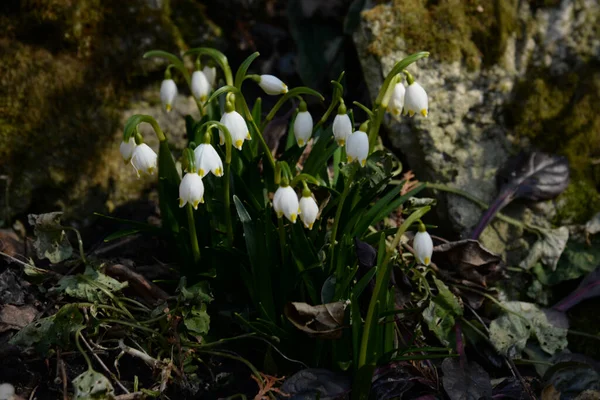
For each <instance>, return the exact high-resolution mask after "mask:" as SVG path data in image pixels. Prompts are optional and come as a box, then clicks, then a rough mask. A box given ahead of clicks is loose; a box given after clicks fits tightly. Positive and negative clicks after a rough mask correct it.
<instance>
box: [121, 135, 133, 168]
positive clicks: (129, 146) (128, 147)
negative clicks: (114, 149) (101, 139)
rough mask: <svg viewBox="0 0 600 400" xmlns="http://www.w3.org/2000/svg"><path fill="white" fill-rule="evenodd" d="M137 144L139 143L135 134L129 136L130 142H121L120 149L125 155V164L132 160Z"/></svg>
mask: <svg viewBox="0 0 600 400" xmlns="http://www.w3.org/2000/svg"><path fill="white" fill-rule="evenodd" d="M136 146H137V144H136V143H135V139H134V138H133V136H132V137H130V138H129V141H128V142H121V145H120V146H119V151H120V152H121V156H122V157H123V160H124V161H125V164H127V163H128V162H129V161H131V156H133V151H134V150H135V148H136Z"/></svg>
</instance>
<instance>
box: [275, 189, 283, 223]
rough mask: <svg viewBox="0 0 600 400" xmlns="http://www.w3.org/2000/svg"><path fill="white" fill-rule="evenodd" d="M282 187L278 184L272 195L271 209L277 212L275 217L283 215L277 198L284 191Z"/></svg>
mask: <svg viewBox="0 0 600 400" xmlns="http://www.w3.org/2000/svg"><path fill="white" fill-rule="evenodd" d="M283 189H284V188H283V187H282V186H279V187H278V188H277V190H276V191H275V194H274V195H273V209H274V210H275V213H277V217H281V216H282V215H283V211H282V210H281V207H280V204H279V199H280V198H281V194H282V193H283V192H284V190H283Z"/></svg>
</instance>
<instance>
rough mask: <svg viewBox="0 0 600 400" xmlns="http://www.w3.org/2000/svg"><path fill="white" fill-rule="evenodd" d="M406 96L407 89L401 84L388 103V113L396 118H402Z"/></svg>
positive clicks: (395, 87) (397, 86) (395, 88)
mask: <svg viewBox="0 0 600 400" xmlns="http://www.w3.org/2000/svg"><path fill="white" fill-rule="evenodd" d="M405 94H406V88H405V87H404V85H403V84H402V82H399V83H397V84H396V86H394V91H393V93H392V97H391V98H390V102H389V103H388V112H389V113H390V114H392V115H393V116H394V117H395V118H398V117H400V114H401V113H402V108H404V96H405Z"/></svg>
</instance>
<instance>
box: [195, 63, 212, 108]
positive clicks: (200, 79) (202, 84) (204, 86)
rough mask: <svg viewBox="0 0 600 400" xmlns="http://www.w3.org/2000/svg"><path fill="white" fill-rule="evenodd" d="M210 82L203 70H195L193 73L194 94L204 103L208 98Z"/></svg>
mask: <svg viewBox="0 0 600 400" xmlns="http://www.w3.org/2000/svg"><path fill="white" fill-rule="evenodd" d="M209 93H210V83H209V82H208V79H207V78H206V75H204V72H202V71H194V73H193V74H192V94H193V95H194V97H195V98H197V99H198V100H200V103H202V104H204V103H205V102H206V100H208V95H209Z"/></svg>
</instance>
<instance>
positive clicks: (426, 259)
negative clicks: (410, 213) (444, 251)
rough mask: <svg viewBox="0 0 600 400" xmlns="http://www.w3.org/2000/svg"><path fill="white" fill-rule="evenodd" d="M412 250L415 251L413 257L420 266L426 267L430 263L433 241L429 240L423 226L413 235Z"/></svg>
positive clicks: (429, 237)
mask: <svg viewBox="0 0 600 400" xmlns="http://www.w3.org/2000/svg"><path fill="white" fill-rule="evenodd" d="M421 229H422V230H421ZM413 249H414V250H415V257H416V258H417V260H418V261H419V262H420V263H421V264H423V265H426V266H427V265H429V264H430V263H431V255H432V254H433V241H432V240H431V236H429V233H427V231H426V230H425V226H421V227H420V228H419V232H417V233H416V234H415V238H414V239H413Z"/></svg>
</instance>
